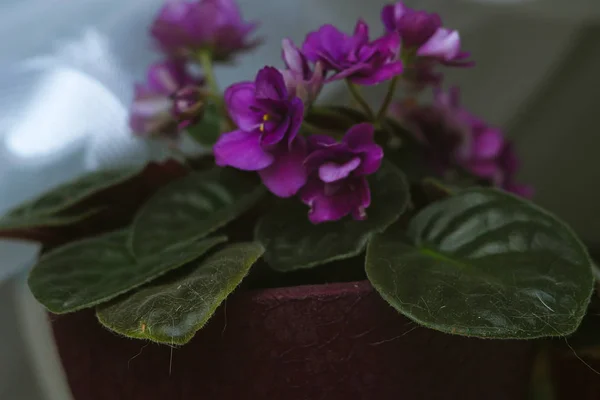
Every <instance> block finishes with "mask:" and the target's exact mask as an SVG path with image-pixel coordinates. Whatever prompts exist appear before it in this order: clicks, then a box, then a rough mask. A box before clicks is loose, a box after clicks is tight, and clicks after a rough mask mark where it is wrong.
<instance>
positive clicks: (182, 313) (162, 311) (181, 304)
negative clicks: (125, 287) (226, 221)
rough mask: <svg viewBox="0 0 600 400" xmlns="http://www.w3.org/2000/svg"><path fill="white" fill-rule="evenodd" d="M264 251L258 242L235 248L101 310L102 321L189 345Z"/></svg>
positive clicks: (145, 336)
mask: <svg viewBox="0 0 600 400" xmlns="http://www.w3.org/2000/svg"><path fill="white" fill-rule="evenodd" d="M262 253H263V248H262V246H260V245H259V244H257V243H236V244H232V245H229V246H227V247H225V248H223V249H221V250H220V251H218V252H217V253H215V254H213V255H212V256H210V257H208V258H206V259H204V260H201V261H198V262H197V263H198V265H197V266H194V267H193V268H192V269H191V270H190V271H188V272H186V273H185V274H179V275H178V276H167V277H165V278H164V279H161V281H160V282H155V283H152V284H150V285H147V286H145V287H142V288H140V289H139V290H137V291H136V292H134V293H131V294H129V295H125V296H123V297H122V298H120V299H117V300H115V301H114V302H112V303H110V304H106V305H103V306H100V307H99V308H98V310H97V313H96V315H97V317H98V320H99V321H100V322H101V323H102V324H103V325H104V326H106V327H107V328H108V329H110V330H112V331H115V332H117V333H120V334H122V335H125V336H128V337H131V338H138V339H149V340H153V341H155V342H159V343H167V344H184V343H186V342H188V341H189V340H190V339H191V338H192V337H193V336H194V334H195V333H196V331H198V330H199V329H200V328H202V327H203V326H204V324H206V322H207V321H208V320H209V318H210V317H211V316H212V315H213V314H214V312H215V310H216V309H217V307H218V306H219V304H221V302H223V300H225V298H226V297H227V296H228V295H229V294H230V293H231V292H233V290H234V289H235V288H236V287H237V286H238V285H239V284H240V282H241V281H242V279H243V278H244V277H245V276H246V274H247V273H248V271H249V269H250V267H251V266H252V264H254V262H255V261H256V260H257V259H258V258H259V257H260V256H261V254H262Z"/></svg>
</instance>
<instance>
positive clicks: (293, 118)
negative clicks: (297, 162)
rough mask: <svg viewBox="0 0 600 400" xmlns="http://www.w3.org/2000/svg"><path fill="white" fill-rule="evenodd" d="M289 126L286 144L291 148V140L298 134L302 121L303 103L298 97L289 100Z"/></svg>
mask: <svg viewBox="0 0 600 400" xmlns="http://www.w3.org/2000/svg"><path fill="white" fill-rule="evenodd" d="M289 113H290V126H289V128H288V132H287V135H288V136H287V138H288V146H289V147H290V148H291V145H292V142H293V141H294V139H295V138H296V136H297V135H298V132H299V131H300V127H301V126H302V121H303V120H304V103H303V102H302V99H300V98H299V97H295V98H293V99H292V101H291V102H290V110H289Z"/></svg>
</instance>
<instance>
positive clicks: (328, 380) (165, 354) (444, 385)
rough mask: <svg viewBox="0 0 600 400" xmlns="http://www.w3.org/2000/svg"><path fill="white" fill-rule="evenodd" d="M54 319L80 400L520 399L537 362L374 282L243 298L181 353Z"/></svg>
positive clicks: (77, 319) (81, 316) (80, 321)
mask: <svg viewBox="0 0 600 400" xmlns="http://www.w3.org/2000/svg"><path fill="white" fill-rule="evenodd" d="M51 321H52V326H53V330H54V335H55V339H56V343H57V345H58V349H59V353H60V357H61V359H62V363H63V366H64V370H65V372H66V375H67V378H68V382H69V385H70V387H71V390H72V392H73V395H74V398H75V400H108V399H110V400H119V399H123V400H125V399H127V400H138V399H140V400H142V399H143V400H151V399H169V400H192V399H194V400H195V399H219V400H227V399H286V400H295V399H298V400H300V399H329V400H335V399H344V400H353V399H378V400H386V399H390V400H391V399H394V400H396V399H400V398H401V399H403V400H413V399H415V400H416V399H445V400H448V399H460V400H468V399H477V400H481V399H487V400H494V399H498V400H506V399H511V400H519V399H525V398H526V396H527V391H528V385H529V381H530V372H531V365H532V360H533V355H534V349H533V342H531V341H507V340H481V339H475V338H466V337H459V336H452V335H447V334H443V333H440V332H436V331H433V330H430V329H426V328H423V327H420V326H418V325H416V324H415V323H413V322H412V321H410V320H409V319H407V318H406V317H404V316H402V315H400V314H398V313H397V312H396V311H395V310H394V309H392V308H391V307H390V306H389V305H388V304H387V303H386V302H385V301H384V300H382V299H381V298H380V297H379V295H378V294H377V293H376V292H375V291H374V290H373V288H372V287H371V285H370V284H369V283H368V282H366V281H361V282H350V283H335V284H326V285H312V286H296V287H285V288H275V289H265V290H256V291H245V292H244V291H238V292H237V293H235V294H234V295H233V296H232V297H231V298H230V299H229V300H227V301H226V303H225V304H224V305H222V306H221V307H220V308H219V309H218V310H217V312H216V314H215V315H214V316H213V318H212V319H211V320H210V321H209V323H208V324H207V325H206V326H205V327H204V328H203V329H201V330H200V331H199V332H198V333H197V334H196V336H195V337H194V338H193V339H192V340H191V342H190V343H188V344H187V345H185V346H182V347H173V348H171V347H170V346H165V345H158V344H154V343H148V342H146V343H145V342H142V341H139V340H131V339H127V338H124V337H120V336H118V335H115V334H113V333H111V332H109V331H108V330H106V329H105V328H103V327H102V326H101V325H100V324H99V323H98V321H97V320H96V319H95V317H94V315H93V312H90V311H84V312H78V313H75V314H67V315H62V316H55V315H52V316H51Z"/></svg>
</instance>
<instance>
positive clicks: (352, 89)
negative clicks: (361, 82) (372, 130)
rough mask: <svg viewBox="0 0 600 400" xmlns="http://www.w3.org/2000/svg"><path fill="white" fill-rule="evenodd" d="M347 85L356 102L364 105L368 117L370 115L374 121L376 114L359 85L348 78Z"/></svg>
mask: <svg viewBox="0 0 600 400" xmlns="http://www.w3.org/2000/svg"><path fill="white" fill-rule="evenodd" d="M346 85H347V86H348V90H349V91H350V94H351V95H352V97H354V100H356V102H357V103H358V104H359V105H360V106H361V107H362V109H363V110H364V111H365V113H366V114H367V117H369V119H370V120H371V121H374V120H375V115H374V114H373V110H371V107H369V104H368V103H367V102H366V101H365V99H364V98H363V97H362V95H361V94H360V92H359V90H358V87H356V85H354V84H353V83H352V82H350V81H349V80H347V79H346Z"/></svg>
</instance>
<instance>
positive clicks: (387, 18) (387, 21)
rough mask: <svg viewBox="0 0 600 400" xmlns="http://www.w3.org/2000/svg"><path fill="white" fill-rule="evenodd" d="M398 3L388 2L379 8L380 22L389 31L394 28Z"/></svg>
mask: <svg viewBox="0 0 600 400" xmlns="http://www.w3.org/2000/svg"><path fill="white" fill-rule="evenodd" d="M398 5H399V3H398V4H388V5H386V6H384V7H383V8H382V9H381V22H383V25H384V26H385V29H386V30H387V31H388V32H390V31H394V30H396V18H395V13H396V10H395V9H396V7H397V6H398Z"/></svg>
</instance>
